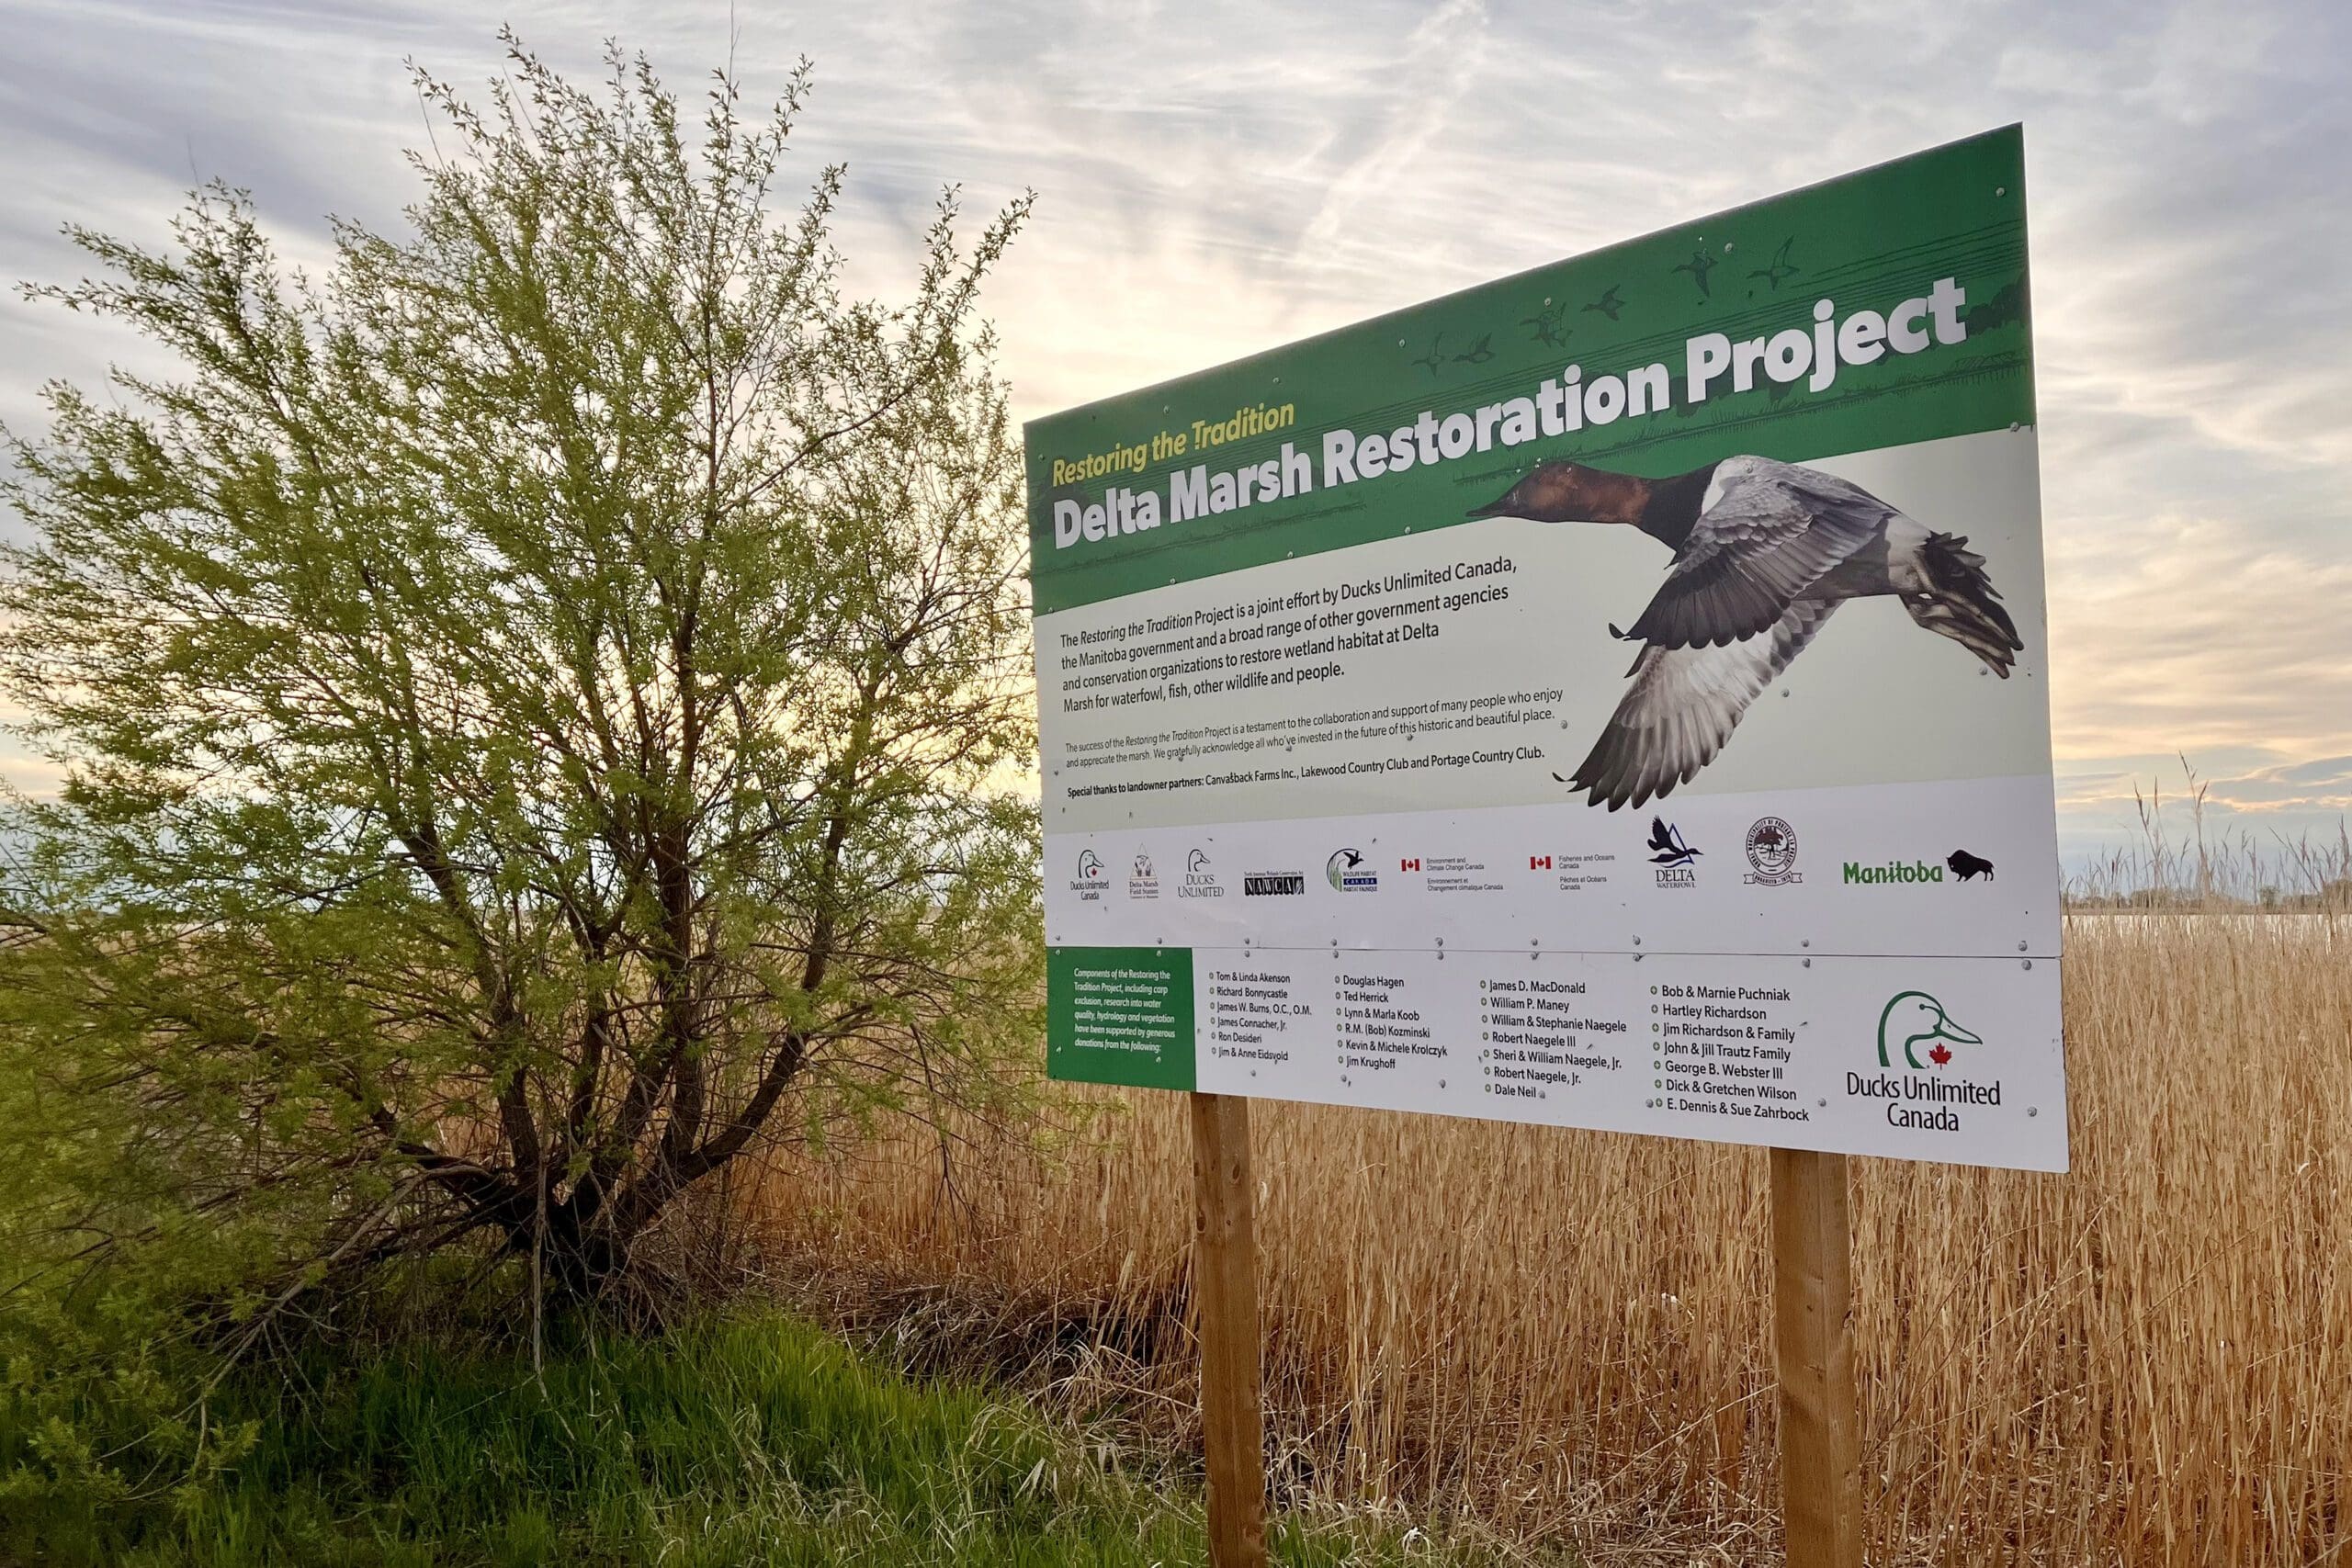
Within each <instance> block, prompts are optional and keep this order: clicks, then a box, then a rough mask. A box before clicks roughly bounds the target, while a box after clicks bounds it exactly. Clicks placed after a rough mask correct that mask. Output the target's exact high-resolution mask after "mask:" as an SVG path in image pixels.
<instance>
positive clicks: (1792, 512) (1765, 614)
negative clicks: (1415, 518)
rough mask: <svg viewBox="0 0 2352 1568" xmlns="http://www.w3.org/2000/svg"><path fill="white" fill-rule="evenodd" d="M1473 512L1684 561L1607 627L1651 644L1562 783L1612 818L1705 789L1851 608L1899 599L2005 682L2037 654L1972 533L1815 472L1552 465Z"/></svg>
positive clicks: (1766, 465)
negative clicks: (1758, 703)
mask: <svg viewBox="0 0 2352 1568" xmlns="http://www.w3.org/2000/svg"><path fill="white" fill-rule="evenodd" d="M1470 515H1471V516H1473V517H1525V518H1530V519H1532V520H1533V521H1536V522H1540V523H1622V524H1627V525H1632V526H1634V527H1636V528H1639V529H1640V530H1641V531H1642V532H1643V533H1645V534H1647V535H1648V536H1650V537H1651V538H1653V539H1656V540H1657V541H1658V542H1659V543H1660V544H1662V545H1665V546H1666V547H1668V548H1669V549H1671V550H1673V551H1674V564H1673V565H1672V566H1670V567H1668V569H1667V574H1666V581H1665V582H1664V583H1663V584H1662V585H1661V586H1660V587H1659V589H1658V591H1657V595H1656V596H1655V597H1654V598H1652V599H1651V600H1650V602H1649V604H1648V607H1647V608H1645V609H1644V610H1643V611H1642V613H1641V615H1639V616H1637V617H1635V619H1634V624H1633V625H1632V626H1630V627H1628V628H1626V629H1625V630H1623V631H1619V630H1618V629H1617V627H1616V626H1611V627H1610V628H1609V630H1610V634H1611V636H1613V637H1620V638H1622V639H1623V640H1625V641H1628V642H1639V643H1641V644H1643V645H1644V647H1643V649H1642V651H1641V653H1640V654H1639V655H1638V656H1637V657H1636V658H1635V659H1634V663H1633V666H1632V668H1631V669H1629V670H1627V671H1625V673H1626V675H1627V677H1628V678H1629V679H1630V681H1631V682H1632V683H1631V684H1630V685H1629V686H1628V687H1627V688H1626V690H1625V694H1624V697H1623V699H1622V700H1621V701H1620V702H1619V703H1618V705H1617V711H1616V712H1615V713H1614V714H1612V715H1611V716H1610V719H1609V723H1608V726H1607V727H1606V728H1604V729H1603V730H1602V731H1601V734H1600V739H1599V740H1598V741H1596V742H1595V743H1594V744H1593V748H1592V752H1591V754H1590V755H1589V756H1588V757H1586V758H1585V760H1584V761H1583V762H1582V763H1581V764H1580V765H1578V767H1577V771H1576V773H1575V775H1574V776H1573V777H1571V778H1566V779H1563V780H1561V782H1562V783H1563V784H1568V785H1570V786H1571V787H1573V788H1577V789H1581V790H1584V791H1586V792H1587V798H1588V800H1589V803H1590V804H1592V805H1594V806H1602V805H1606V806H1607V807H1609V809H1610V810H1611V811H1614V810H1616V809H1617V808H1618V807H1622V806H1626V805H1631V806H1634V807H1640V806H1642V805H1644V804H1645V803H1647V802H1648V801H1649V800H1650V799H1651V798H1652V797H1654V796H1660V795H1666V794H1668V793H1669V792H1670V791H1672V790H1673V788H1674V786H1675V785H1676V784H1687V783H1689V782H1690V781H1691V779H1692V778H1694V777H1696V776H1697V774H1698V773H1699V770H1700V769H1702V768H1703V767H1705V766H1706V765H1707V764H1708V763H1709V762H1711V761H1713V760H1714V758H1715V754H1716V753H1717V752H1719V751H1721V750H1723V748H1724V743H1725V742H1726V741H1728V740H1729V739H1731V732H1732V729H1733V728H1734V727H1735V726H1736V725H1737V724H1738V723H1739V719H1740V716H1741V715H1742V714H1744V713H1746V712H1747V707H1748V705H1749V704H1751V703H1753V702H1754V701H1755V700H1756V699H1757V697H1758V695H1760V694H1762V693H1763V691H1764V690H1765V688H1766V687H1767V686H1769V685H1770V684H1771V682H1773V681H1774V680H1775V679H1777V678H1778V677H1779V676H1780V674H1781V671H1784V670H1786V669H1787V668H1788V667H1789V663H1790V661H1791V660H1793V659H1795V658H1796V656H1797V655H1798V654H1799V653H1801V652H1803V651H1804V648H1805V645H1806V644H1807V643H1809V642H1811V641H1812V640H1813V638H1814V637H1815V634H1816V633H1818V632H1819V631H1820V630H1821V627H1822V625H1823V623H1824V622H1826V621H1827V620H1828V619H1829V617H1830V615H1833V614H1834V613H1836V611H1837V609H1838V605H1839V604H1844V603H1845V602H1846V601H1847V600H1849V599H1865V598H1874V597H1878V596H1881V595H1890V594H1891V595H1893V596H1894V597H1895V598H1897V599H1899V600H1901V601H1902V604H1903V607H1904V609H1905V610H1907V611H1908V612H1910V615H1911V618H1912V619H1913V620H1914V621H1917V623H1918V624H1919V625H1920V626H1924V627H1926V628H1927V629H1928V630H1929V631H1931V632H1934V633H1936V634H1937V635H1938V636H1939V637H1950V638H1951V639H1952V640H1953V641H1954V642H1957V643H1959V644H1960V645H1961V646H1962V648H1965V649H1968V650H1969V651H1970V652H1971V653H1973V654H1974V655H1976V657H1977V658H1979V659H1981V660H1984V661H1985V668H1986V669H1988V670H1990V671H1993V673H1995V674H1996V675H1998V676H2000V677H2001V678H2002V679H2003V680H2007V678H2008V674H2009V671H2010V668H2011V667H2012V666H2013V665H2014V664H2015V662H2016V655H2017V654H2018V652H2019V651H2021V650H2022V649H2024V647H2025V644H2024V643H2023V642H2022V641H2021V640H2019V638H2018V630H2017V625H2016V623H2015V622H2013V621H2012V620H2010V618H2009V613H2008V611H2007V609H2005V608H2004V607H2003V606H2002V604H2001V595H2000V593H1999V592H1998V591H1997V590H1996V589H1995V588H1994V586H1993V583H1992V580H1991V579H1990V578H1988V577H1987V576H1985V558H1984V557H1982V556H1980V555H1977V554H1976V553H1974V552H1973V551H1972V550H1970V549H1969V548H1968V540H1967V538H1966V537H1965V536H1954V535H1951V534H1939V533H1934V532H1931V531H1929V530H1928V527H1927V526H1926V525H1923V524H1920V523H1918V522H1916V521H1915V520H1913V519H1912V518H1909V517H1906V516H1905V515H1904V514H1903V513H1901V512H1898V511H1897V510H1895V509H1894V507H1892V506H1890V505H1888V504H1887V503H1886V502H1883V501H1881V500H1880V499H1879V498H1878V497H1876V496H1874V495H1872V494H1871V493H1870V491H1866V490H1864V489H1862V488H1861V487H1860V485H1856V484H1851V483H1849V482H1848V481H1847V480H1845V479H1838V477H1837V476H1836V475H1834V474H1826V473H1823V472H1822V471H1821V470H1820V469H1818V468H1803V467H1800V466H1799V465H1797V464H1794V463H1782V462H1778V461H1775V460H1774V459H1772V458H1770V457H1725V458H1723V459H1722V460H1720V461H1718V462H1713V463H1709V464H1707V465H1706V466H1705V467H1704V468H1693V469H1691V471H1690V472H1689V473H1687V474H1678V475H1676V476H1674V477H1673V478H1671V479H1639V478H1636V477H1635V476H1634V475H1632V474H1617V473H1610V472H1608V471H1606V470H1604V469H1600V468H1587V467H1586V466H1584V465H1583V464H1581V463H1572V462H1552V463H1544V464H1541V465H1539V466H1537V467H1536V468H1532V469H1531V470H1530V471H1529V472H1528V473H1527V474H1526V475H1524V476H1523V477H1522V478H1521V479H1520V481H1519V482H1518V483H1517V484H1515V485H1513V486H1512V487H1511V488H1510V491H1508V492H1507V493H1506V494H1504V495H1502V496H1501V497H1499V498H1498V499H1497V500H1495V501H1492V502H1488V503H1487V504H1486V505H1485V506H1481V507H1476V508H1475V509H1473V510H1472V511H1471V513H1470ZM1555 776H1556V775H1555Z"/></svg>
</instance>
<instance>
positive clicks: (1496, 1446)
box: [732, 915, 2352, 1568]
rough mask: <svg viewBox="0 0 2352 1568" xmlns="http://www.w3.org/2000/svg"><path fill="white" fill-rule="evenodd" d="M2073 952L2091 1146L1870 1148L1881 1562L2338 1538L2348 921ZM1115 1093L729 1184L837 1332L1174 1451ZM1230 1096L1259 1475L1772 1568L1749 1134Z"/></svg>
mask: <svg viewBox="0 0 2352 1568" xmlns="http://www.w3.org/2000/svg"><path fill="white" fill-rule="evenodd" d="M2066 940H2067V961H2066V972H2065V1002H2066V1016H2067V1021H2068V1053H2069V1066H2070V1076H2071V1079H2072V1083H2073V1086H2074V1088H2073V1092H2074V1106H2073V1133H2074V1147H2075V1170H2074V1172H2073V1173H2072V1174H2071V1175H2069V1176H2066V1177H2063V1178H2053V1177H2046V1176H2037V1175H2030V1174H2019V1173H2007V1172H1993V1171H1979V1170H1969V1169H1962V1168H1951V1167H1943V1166H1935V1165H1924V1164H1904V1163H1894V1162H1887V1161H1858V1162H1857V1172H1858V1174H1857V1178H1856V1180H1857V1210H1856V1230H1857V1235H1856V1248H1857V1259H1856V1278H1857V1285H1858V1297H1859V1299H1858V1302H1857V1311H1858V1314H1859V1316H1858V1327H1859V1334H1860V1358H1861V1359H1860V1382H1861V1390H1862V1404H1863V1432H1864V1442H1865V1454H1866V1459H1865V1467H1864V1468H1865V1493H1866V1496H1867V1501H1868V1508H1869V1514H1870V1530H1871V1538H1872V1540H1873V1543H1874V1544H1873V1547H1872V1551H1871V1560H1872V1561H1873V1562H1881V1563H1894V1562H1965V1563H1972V1564H1973V1563H2000V1562H2047V1563H2065V1564H2077V1563H2109V1562H2129V1563H2134V1564H2137V1563H2182V1564H2192V1563H2193V1564H2218V1563H2228V1564H2233V1565H2272V1564H2275V1565H2278V1568H2288V1565H2290V1564H2293V1565H2298V1568H2301V1565H2305V1564H2312V1563H2317V1562H2329V1561H2343V1562H2352V1547H2347V1542H2352V1395H2347V1391H2348V1390H2352V1131H2347V1128H2346V1124H2345V1118H2346V1116H2347V1115H2352V919H2346V918H2343V917H2327V916H2312V917H2295V918H2263V917H2256V916H2245V917H2224V916H2211V915H2208V916H2173V915H2158V916H2078V917H2075V918H2074V919H2071V920H2070V921H2069V924H2068V929H2067V932H2066ZM1118 1110H1119V1114H1118V1116H1117V1118H1116V1119H1115V1121H1114V1124H1113V1125H1112V1126H1111V1127H1110V1128H1109V1132H1108V1141H1107V1142H1104V1143H1103V1144H1102V1145H1099V1146H1089V1147H1083V1148H1079V1149H1075V1150H1072V1151H1070V1152H1068V1153H1066V1154H1065V1155H1064V1156H1060V1157H1058V1158H1057V1159H1054V1160H1039V1159H1037V1158H1035V1157H1033V1156H1028V1155H1024V1154H1019V1153H1016V1152H1014V1151H1013V1150H1012V1148H1011V1147H1010V1146H1009V1145H989V1144H985V1143H984V1144H981V1145H978V1146H976V1147H974V1148H972V1149H967V1150H966V1151H965V1152H964V1153H963V1155H962V1156H961V1157H959V1159H958V1160H957V1161H956V1164H955V1166H954V1167H953V1181H954V1200H953V1201H950V1196H949V1193H948V1192H947V1190H945V1189H944V1183H943V1175H942V1164H941V1160H940V1157H939V1151H938V1150H937V1148H936V1147H935V1146H934V1145H933V1144H931V1143H929V1142H927V1141H925V1140H922V1139H920V1138H913V1137H910V1138H908V1139H906V1140H904V1141H901V1142H899V1143H896V1144H893V1145H888V1147H886V1148H884V1149H883V1150H881V1151H879V1152H878V1153H875V1154H872V1155H869V1156H868V1157H866V1158H865V1159H864V1160H862V1161H860V1162H859V1163H855V1164H844V1163H828V1164H822V1165H820V1164H806V1165H800V1166H793V1167H776V1168H771V1169H769V1170H768V1171H766V1172H764V1173H763V1175H762V1176H761V1177H760V1178H759V1179H758V1180H757V1181H755V1182H752V1183H750V1184H747V1185H744V1186H741V1187H739V1188H738V1190H736V1191H735V1193H734V1194H733V1195H732V1196H733V1201H734V1203H735V1205H736V1208H737V1211H738V1212H739V1213H747V1214H749V1215H750V1216H751V1217H752V1220H753V1221H754V1222H755V1227H756V1231H757V1234H758V1235H760V1236H761V1237H762V1239H763V1243H764V1247H765V1251H766V1255H767V1257H768V1258H770V1259H771V1267H773V1268H774V1269H775V1271H776V1273H777V1275H778V1278H779V1280H780V1282H782V1283H783V1284H784V1285H785V1286H786V1288H788V1289H790V1290H792V1291H794V1292H797V1293H798V1294H799V1295H800V1296H801V1297H802V1298H803V1299H804V1300H808V1301H809V1302H812V1303H816V1304H817V1306H818V1307H819V1308H820V1311H822V1312H823V1313H825V1314H828V1315H829V1316H830V1317H831V1318H832V1319H833V1320H834V1321H836V1322H839V1323H842V1324H844V1325H850V1326H852V1327H854V1328H856V1329H858V1330H860V1331H862V1332H864V1333H865V1334H867V1335H869V1336H888V1337H890V1338H891V1339H892V1340H893V1342H894V1343H895V1345H896V1348H897V1352H898V1353H899V1354H900V1355H901V1356H903V1357H905V1358H908V1359H913V1360H915V1361H918V1362H924V1363H929V1364H940V1365H952V1364H959V1363H964V1362H973V1363H979V1362H987V1363H991V1364H993V1365H994V1366H995V1367H997V1368H999V1369H1001V1370H1010V1371H1013V1372H1015V1373H1016V1374H1018V1375H1023V1376H1026V1377H1028V1378H1029V1379H1030V1380H1032V1381H1033V1382H1035V1383H1036V1384H1037V1385H1038V1386H1040V1387H1041V1388H1043V1389H1045V1390H1046V1393H1048V1395H1049V1397H1050V1398H1052V1399H1054V1400H1056V1401H1058V1402H1059V1403H1061V1404H1064V1405H1066V1406H1069V1407H1072V1408H1076V1409H1080V1410H1085V1411H1089V1412H1092V1413H1097V1414H1100V1413H1103V1412H1113V1413H1118V1414H1123V1415H1125V1416H1127V1417H1129V1418H1131V1419H1132V1420H1134V1421H1136V1422H1137V1423H1139V1424H1140V1425H1141V1426H1143V1427H1147V1428H1150V1429H1154V1430H1157V1431H1159V1433H1161V1434H1162V1435H1164V1436H1167V1437H1170V1438H1181V1437H1182V1436H1183V1435H1184V1434H1185V1427H1186V1423H1187V1422H1188V1421H1189V1419H1190V1416H1189V1410H1190V1404H1191V1399H1192V1390H1191V1388H1190V1386H1189V1383H1188V1375H1189V1373H1188V1369H1189V1365H1190V1348H1189V1344H1188V1342H1187V1339H1186V1337H1185V1327H1184V1325H1183V1322H1182V1308H1183V1296H1184V1289H1183V1280H1184V1275H1183V1269H1184V1237H1185V1232H1186V1222H1187V1193H1188V1190H1189V1189H1188V1186H1187V1182H1188V1179H1189V1178H1188V1174H1187V1173H1188V1170H1189V1166H1188V1158H1189V1156H1188V1150H1187V1146H1186V1144H1185V1142H1184V1134H1183V1122H1182V1120H1181V1106H1180V1105H1179V1103H1178V1102H1177V1100H1176V1099H1175V1097H1172V1096H1155V1095H1150V1094H1142V1093H1139V1094H1136V1095H1134V1096H1132V1097H1128V1098H1125V1099H1123V1100H1121V1101H1120V1102H1119V1107H1118ZM1256 1114H1257V1121H1256V1128H1255V1131H1256V1144H1257V1157H1258V1169H1259V1172H1260V1175H1261V1179H1262V1191H1261V1221H1260V1224H1261V1237H1262V1238H1263V1246H1264V1263H1263V1271H1264V1284H1263V1290H1264V1295H1265V1301H1266V1314H1265V1315H1266V1325H1267V1330H1268V1333H1269V1335H1270V1348H1269V1353H1268V1356H1269V1359H1268V1372H1269V1379H1270V1388H1269V1405H1270V1412H1271V1416H1272V1427H1273V1435H1272V1443H1273V1448H1274V1452H1273V1456H1272V1457H1273V1460H1274V1464H1275V1470H1276V1473H1277V1476H1278V1484H1279V1485H1280V1486H1281V1487H1282V1489H1283V1495H1285V1496H1287V1497H1288V1498H1290V1499H1291V1500H1293V1501H1294V1502H1303V1501H1306V1500H1310V1499H1325V1500H1329V1499H1341V1500H1347V1501H1350V1502H1355V1503H1367V1504H1375V1505H1394V1504H1400V1503H1401V1504H1403V1505H1406V1506H1409V1507H1410V1508H1411V1509H1412V1510H1413V1511H1415V1512H1416V1513H1417V1514H1419V1516H1421V1517H1452V1516H1456V1515H1464V1516H1470V1517H1476V1518H1477V1519H1479V1520H1483V1521H1487V1522H1489V1523H1491V1524H1493V1525H1495V1526H1497V1527H1498V1528H1500V1529H1504V1530H1506V1531H1509V1532H1512V1533H1513V1534H1515V1535H1516V1537H1517V1538H1518V1539H1520V1540H1530V1541H1532V1540H1571V1541H1575V1542H1578V1543H1582V1544H1583V1545H1584V1546H1586V1547H1587V1548H1589V1551H1590V1552H1591V1556H1592V1559H1593V1560H1594V1561H1595V1562H1611V1561H1616V1560H1623V1561H1626V1562H1634V1561H1639V1562H1657V1561H1662V1560H1663V1561H1672V1562H1752V1561H1759V1560H1761V1559H1762V1558H1763V1557H1764V1555H1765V1554H1766V1552H1767V1551H1769V1549H1770V1545H1771V1541H1772V1535H1773V1530H1774V1525H1773V1518H1774V1514H1775V1510H1776V1506H1777V1496H1776V1481H1775V1477H1774V1473H1773V1466H1772V1456H1773V1453H1774V1447H1773V1445H1774V1429H1773V1428H1774V1414H1773V1403H1772V1393H1773V1386H1774V1385H1773V1379H1772V1370H1771V1361H1770V1349H1769V1345H1768V1340H1767V1333H1766V1330H1767V1321H1768V1320H1767V1316H1766V1312H1767V1299H1766V1287H1767V1281H1768V1276H1767V1274H1766V1272H1765V1268H1764V1263H1765V1253H1764V1226H1765V1219H1766V1204H1765V1179H1764V1158H1763V1156H1762V1155H1761V1154H1760V1153H1759V1152H1757V1151H1748V1150H1740V1149H1730V1148H1722V1147H1715V1146H1709V1145H1695V1144H1683V1143H1675V1142H1668V1141H1663V1140H1651V1139H1642V1138H1634V1137H1619V1136H1605V1135H1598V1134H1578V1133H1572V1132H1559V1131H1554V1130H1548V1129H1539V1128H1532V1127H1518V1126H1505V1125H1494V1124H1486V1123H1479V1122H1456V1121H1445V1120H1440V1119H1436V1118H1425V1117H1415V1116H1405V1115H1390V1114H1380V1113H1374V1112H1360V1111H1345V1110H1326V1109H1315V1108H1307V1107H1292V1106H1280V1105H1273V1104H1265V1105H1261V1106H1260V1107H1258V1108H1257V1111H1256ZM852 1257H855V1258H864V1259H865V1260H866V1261H865V1262H864V1263H861V1264H860V1265H858V1266H857V1267H856V1268H854V1269H845V1268H843V1267H842V1265H841V1259H842V1258H852ZM1661 1550H1664V1551H1668V1552H1669V1553H1671V1555H1669V1556H1668V1557H1666V1558H1663V1559H1661V1558H1660V1557H1658V1556H1657V1555H1656V1554H1657V1552H1659V1551H1661ZM2331 1554H2335V1555H2333V1556H2332V1555H2331Z"/></svg>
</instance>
